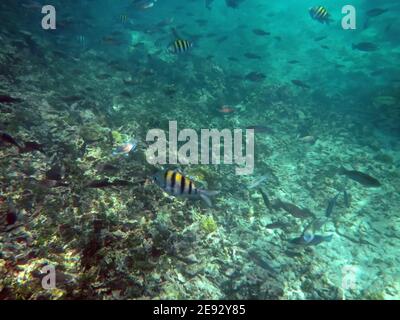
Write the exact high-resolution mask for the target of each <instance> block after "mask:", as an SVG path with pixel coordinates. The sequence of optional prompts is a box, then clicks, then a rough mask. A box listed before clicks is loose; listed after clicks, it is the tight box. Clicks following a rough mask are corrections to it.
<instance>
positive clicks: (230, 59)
mask: <svg viewBox="0 0 400 320" xmlns="http://www.w3.org/2000/svg"><path fill="white" fill-rule="evenodd" d="M228 60H229V61H233V62H239V59H237V58H235V57H228Z"/></svg>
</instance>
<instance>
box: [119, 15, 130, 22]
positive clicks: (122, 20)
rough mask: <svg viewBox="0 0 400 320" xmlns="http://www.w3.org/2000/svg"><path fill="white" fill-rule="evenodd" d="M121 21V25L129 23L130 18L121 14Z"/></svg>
mask: <svg viewBox="0 0 400 320" xmlns="http://www.w3.org/2000/svg"><path fill="white" fill-rule="evenodd" d="M119 20H120V21H121V23H127V22H128V20H129V17H128V16H127V15H126V14H121V15H120V16H119Z"/></svg>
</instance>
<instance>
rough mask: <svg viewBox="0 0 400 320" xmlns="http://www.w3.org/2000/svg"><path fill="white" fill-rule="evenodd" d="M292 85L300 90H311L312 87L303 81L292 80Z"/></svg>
mask: <svg viewBox="0 0 400 320" xmlns="http://www.w3.org/2000/svg"><path fill="white" fill-rule="evenodd" d="M292 83H293V84H294V85H296V86H298V87H300V88H304V89H311V87H310V86H309V85H308V84H306V83H304V82H303V81H301V80H292Z"/></svg>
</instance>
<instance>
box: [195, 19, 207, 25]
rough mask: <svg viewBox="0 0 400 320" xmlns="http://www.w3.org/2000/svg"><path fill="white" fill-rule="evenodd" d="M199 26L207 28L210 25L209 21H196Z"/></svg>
mask: <svg viewBox="0 0 400 320" xmlns="http://www.w3.org/2000/svg"><path fill="white" fill-rule="evenodd" d="M194 21H195V22H196V23H197V24H198V25H199V26H205V25H206V24H207V23H208V20H205V19H197V20H194Z"/></svg>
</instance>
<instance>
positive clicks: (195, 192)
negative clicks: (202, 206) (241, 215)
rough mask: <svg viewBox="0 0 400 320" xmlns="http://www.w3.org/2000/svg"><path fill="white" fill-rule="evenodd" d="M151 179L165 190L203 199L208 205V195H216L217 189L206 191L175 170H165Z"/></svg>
mask: <svg viewBox="0 0 400 320" xmlns="http://www.w3.org/2000/svg"><path fill="white" fill-rule="evenodd" d="M153 181H154V182H155V183H156V184H157V185H158V186H159V187H161V188H162V189H163V190H164V191H165V192H167V193H169V194H171V195H174V196H182V197H188V198H192V199H203V200H204V201H205V202H206V203H207V204H208V205H209V206H211V200H210V198H209V197H211V196H215V195H217V194H218V193H219V192H218V191H207V190H202V189H198V188H196V186H195V184H194V182H193V181H192V180H191V179H190V178H188V177H186V176H185V175H183V174H182V173H180V172H179V171H177V170H170V169H168V170H165V171H161V172H159V173H157V174H156V175H154V176H153Z"/></svg>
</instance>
